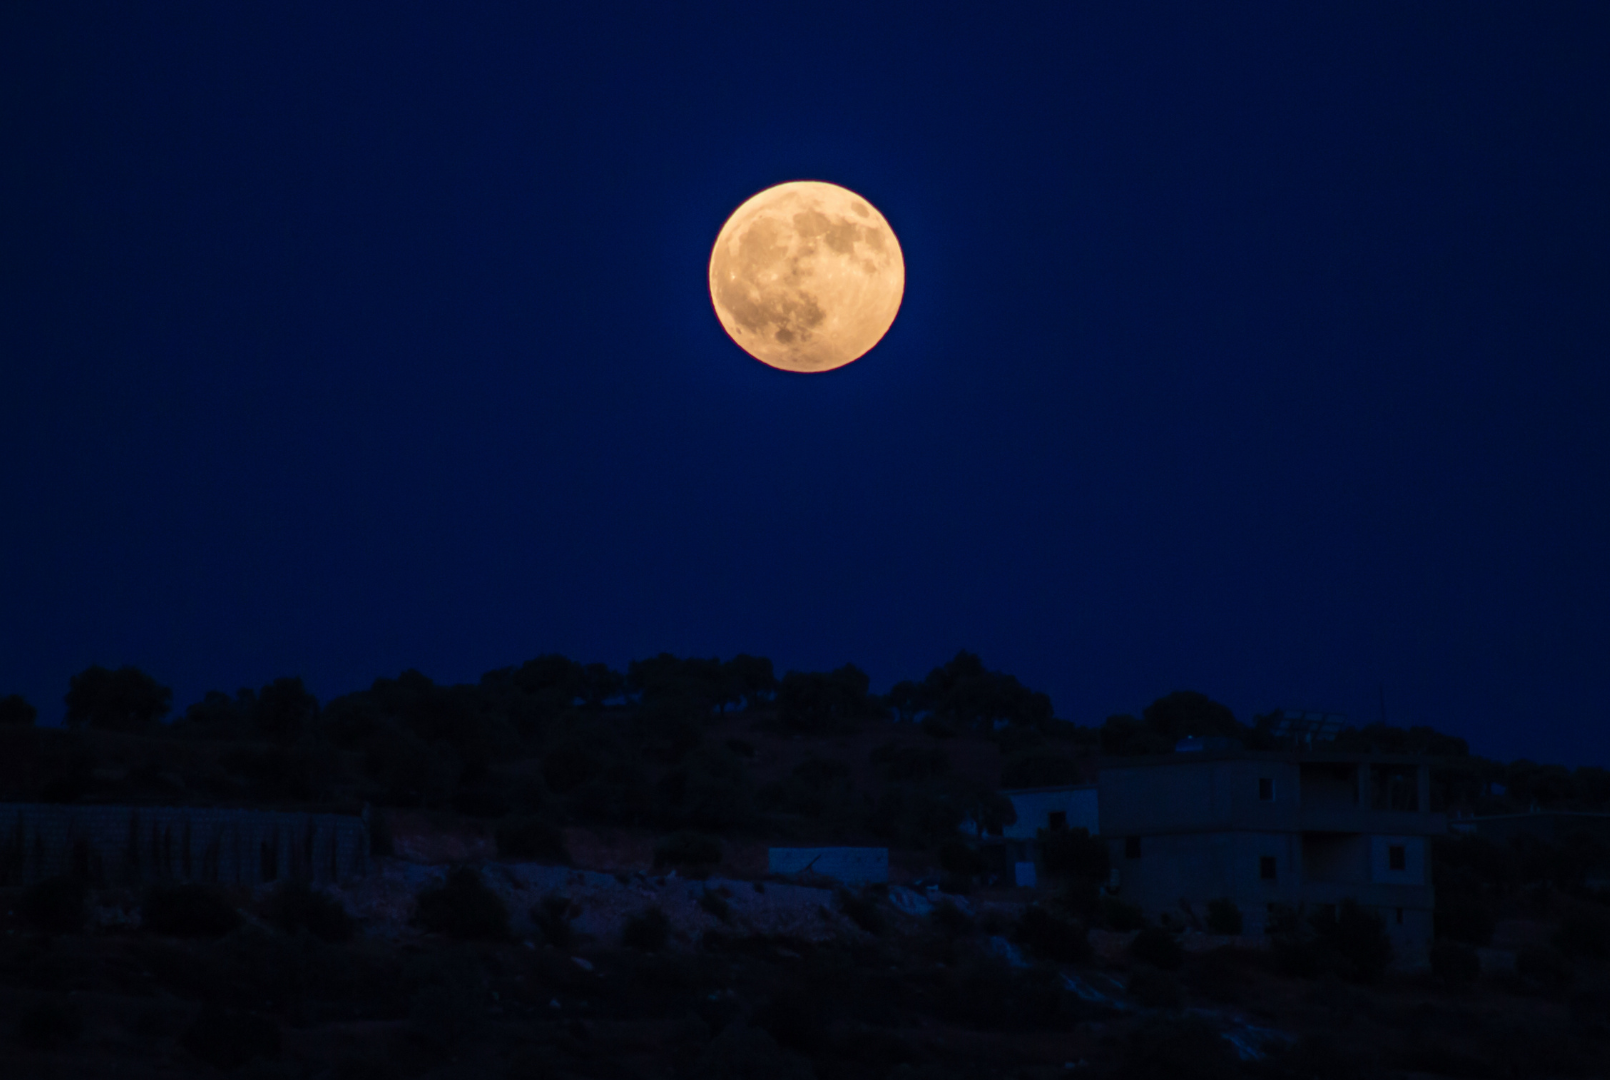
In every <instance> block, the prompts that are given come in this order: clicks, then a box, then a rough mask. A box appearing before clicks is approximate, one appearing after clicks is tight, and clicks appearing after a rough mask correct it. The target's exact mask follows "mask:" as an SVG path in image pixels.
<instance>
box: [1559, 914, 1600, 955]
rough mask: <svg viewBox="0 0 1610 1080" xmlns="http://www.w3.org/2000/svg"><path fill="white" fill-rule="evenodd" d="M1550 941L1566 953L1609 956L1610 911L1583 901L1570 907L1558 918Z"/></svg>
mask: <svg viewBox="0 0 1610 1080" xmlns="http://www.w3.org/2000/svg"><path fill="white" fill-rule="evenodd" d="M1552 944H1553V945H1554V947H1555V948H1556V949H1558V950H1560V952H1561V953H1562V954H1563V955H1565V956H1568V957H1576V956H1581V957H1587V958H1589V959H1592V960H1606V959H1610V912H1606V911H1604V910H1603V909H1601V908H1590V907H1587V906H1586V905H1583V906H1578V907H1573V908H1571V909H1570V910H1569V911H1567V912H1566V913H1565V917H1564V918H1563V919H1561V920H1560V927H1559V929H1558V930H1556V931H1555V932H1554V937H1553V939H1552Z"/></svg>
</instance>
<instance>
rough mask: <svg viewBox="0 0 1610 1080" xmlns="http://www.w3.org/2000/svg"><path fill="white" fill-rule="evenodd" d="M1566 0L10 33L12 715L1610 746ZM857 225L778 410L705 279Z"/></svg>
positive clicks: (781, 377)
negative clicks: (750, 671) (742, 231)
mask: <svg viewBox="0 0 1610 1080" xmlns="http://www.w3.org/2000/svg"><path fill="white" fill-rule="evenodd" d="M1606 55H1610V7H1606V6H1605V5H1602V4H1588V3H1581V4H1504V5H1495V4H1477V3H1457V4H1454V3H1421V4H1413V5H1403V4H1399V3H1385V4H1369V3H1358V2H1349V3H1345V4H1342V3H1338V4H1302V5H1287V4H1273V3H1271V4H1233V5H1203V4H1196V3H1179V4H1144V5H1143V4H1086V3H1055V4H1024V5H1009V6H1007V7H1006V8H1001V7H999V6H997V5H977V4H972V5H950V6H947V5H942V4H940V5H936V4H933V3H922V4H899V3H884V4H873V5H867V4H843V5H840V4H836V3H831V2H828V3H818V4H811V5H808V6H806V7H800V6H798V5H782V4H753V3H746V4H740V3H719V4H718V3H702V4H676V5H652V6H651V5H615V4H610V3H607V2H600V0H588V2H587V3H572V4H563V3H561V4H492V3H488V4H478V5H442V4H410V3H403V2H399V0H388V2H386V3H383V4H382V3H375V4H330V3H328V2H322V3H298V2H289V0H276V2H274V3H239V4H226V5H219V4H136V5H105V4H80V3H73V2H69V0H51V2H49V3H18V4H8V5H5V7H4V9H3V11H0V145H3V147H4V149H3V152H0V275H3V276H0V695H4V694H7V693H21V694H22V695H23V696H24V697H26V698H27V699H28V700H30V701H31V702H32V703H33V704H35V705H36V706H38V707H39V709H40V720H41V722H42V723H55V722H59V721H60V718H61V716H62V713H63V711H64V707H63V704H62V695H63V694H64V693H65V692H66V690H67V685H68V679H69V678H70V677H71V676H72V675H73V674H74V673H76V672H78V671H81V670H82V669H84V668H85V667H87V666H89V665H91V664H101V665H105V666H108V667H117V666H121V665H124V664H132V665H136V666H138V667H140V668H142V669H144V670H146V671H148V672H149V673H151V674H152V675H154V676H155V677H156V678H157V679H158V680H159V681H161V682H162V683H163V684H164V685H168V686H171V687H172V688H173V690H174V704H175V706H176V711H182V710H183V709H184V708H185V707H186V706H187V705H189V704H190V703H192V702H194V701H196V700H199V699H200V698H201V697H202V695H203V694H204V693H205V692H206V691H208V690H210V689H223V690H226V691H233V690H234V689H235V688H237V687H242V686H260V685H262V684H264V683H266V682H268V681H270V680H272V679H274V678H278V677H281V676H287V675H300V676H302V677H303V678H304V679H305V680H306V682H307V685H308V686H309V688H310V689H311V690H313V692H314V693H315V694H317V695H318V696H319V697H320V698H321V699H323V700H326V701H328V700H329V699H330V698H332V697H335V696H337V695H339V694H342V693H347V692H350V691H353V690H358V689H362V688H364V687H367V686H368V685H369V684H370V683H371V682H372V681H373V680H374V679H375V678H377V677H380V676H395V675H396V674H398V673H399V672H401V671H403V670H405V669H407V668H418V669H419V670H421V671H423V672H425V673H426V674H427V675H429V676H430V677H432V678H433V679H435V680H437V681H438V682H443V683H450V682H460V681H473V680H475V679H476V678H478V677H479V676H480V674H481V673H482V672H485V671H487V670H489V669H492V668H497V667H501V666H505V665H509V664H516V663H520V662H522V661H523V660H525V659H528V658H530V657H533V656H536V655H538V654H542V653H547V652H559V653H563V654H565V655H567V656H570V657H573V658H575V659H577V660H581V661H583V662H592V661H604V662H607V663H610V664H612V665H616V666H619V667H624V666H625V665H626V664H627V662H628V661H630V660H631V659H633V658H640V657H645V656H650V655H653V654H656V653H659V652H661V651H669V652H672V653H676V654H678V655H699V656H721V657H729V656H732V655H734V654H736V653H740V652H747V653H751V654H755V655H762V656H768V657H770V658H771V659H772V660H773V662H774V664H775V665H776V667H777V670H778V671H779V673H780V672H782V671H785V670H788V669H799V670H824V669H828V668H833V667H837V666H839V665H841V664H844V663H847V662H853V663H855V664H856V665H858V666H859V667H861V668H862V669H863V670H865V671H866V672H867V673H868V674H869V675H870V676H871V679H872V684H873V688H874V689H875V690H880V691H881V690H885V689H887V688H888V687H889V686H890V685H892V684H893V683H894V682H896V681H898V680H900V679H904V678H921V677H922V676H923V675H924V674H925V673H926V672H927V671H928V670H929V669H930V668H932V667H934V666H936V665H938V664H940V663H942V662H944V661H945V660H947V659H948V658H950V657H951V656H952V655H954V654H955V652H956V651H957V650H959V649H967V650H970V651H972V652H975V653H977V654H979V655H980V656H981V657H982V658H983V660H984V662H985V664H986V665H987V666H989V667H990V668H992V669H997V670H1002V671H1006V672H1009V673H1011V674H1013V675H1015V676H1017V677H1018V678H1019V679H1020V680H1021V681H1022V682H1023V683H1024V684H1026V685H1028V686H1030V687H1032V688H1034V689H1038V690H1044V691H1045V692H1047V693H1049V694H1050V695H1051V698H1052V701H1053V704H1054V706H1055V709H1056V713H1057V715H1058V716H1060V717H1062V718H1064V719H1068V720H1072V721H1075V722H1077V723H1081V724H1091V723H1099V722H1101V720H1102V719H1103V718H1104V717H1106V716H1107V715H1109V714H1113V713H1120V712H1132V713H1138V712H1139V711H1140V710H1141V709H1143V708H1144V707H1145V706H1146V704H1147V703H1149V702H1150V701H1152V700H1153V699H1155V698H1157V697H1159V696H1161V695H1163V694H1166V693H1168V692H1170V691H1173V690H1178V689H1193V690H1198V691H1201V692H1203V693H1206V694H1209V695H1210V696H1212V697H1213V698H1215V699H1217V700H1219V701H1222V702H1224V703H1225V704H1226V705H1228V706H1230V708H1231V709H1233V710H1234V711H1235V713H1236V715H1237V716H1238V718H1240V719H1242V720H1243V721H1250V720H1251V718H1252V717H1253V715H1254V714H1257V713H1262V712H1266V711H1268V710H1270V709H1274V708H1300V709H1319V710H1327V711H1332V712H1340V713H1345V714H1346V715H1347V716H1348V717H1349V719H1350V721H1352V722H1354V723H1360V724H1362V723H1368V722H1371V721H1375V720H1379V719H1381V718H1382V716H1383V705H1384V716H1385V719H1386V720H1387V721H1388V722H1389V723H1394V724H1401V725H1410V724H1430V725H1432V726H1434V727H1436V728H1438V729H1439V730H1443V731H1446V732H1449V733H1452V734H1456V735H1460V736H1463V737H1464V738H1466V739H1468V740H1469V742H1470V744H1471V746H1472V749H1473V750H1474V751H1475V752H1477V753H1481V754H1485V755H1487V756H1490V757H1496V758H1500V759H1504V760H1509V759H1512V758H1517V757H1530V758H1533V759H1535V760H1541V761H1550V762H1556V763H1560V764H1565V765H1569V766H1576V765H1583V764H1599V765H1610V725H1607V722H1606V711H1605V700H1606V694H1605V686H1606V676H1607V675H1610V628H1607V627H1610V620H1607V618H1606V613H1607V611H1610V566H1607V557H1606V553H1607V552H1610V499H1607V498H1606V493H1607V492H1610V434H1607V431H1606V427H1607V425H1606V418H1607V417H1610V373H1607V370H1606V359H1607V356H1610V350H1607V348H1606V336H1607V334H1606V331H1607V330H1610V243H1607V241H1610V65H1606V64H1605V62H1604V57H1605V56H1606ZM796 179H817V180H828V181H831V182H833V183H836V184H840V185H842V186H844V187H847V188H850V189H851V190H853V191H855V192H857V193H859V194H861V195H862V196H864V197H865V198H866V199H868V200H869V201H870V202H871V203H872V204H873V205H874V206H876V207H877V208H878V209H879V210H880V211H881V212H882V213H883V215H884V216H885V217H886V218H887V219H888V221H889V223H890V225H891V226H892V227H893V229H894V231H895V233H896V234H897V235H898V237H899V241H900V245H901V248H902V250H903V252H904V255H905V260H906V292H905V297H904V301H903V303H902V306H901V308H900V312H899V315H898V317H897V318H896V319H895V322H894V325H893V327H892V328H891V330H890V331H889V333H888V335H887V336H886V337H885V338H884V340H883V341H882V343H881V344H879V345H878V346H877V347H876V348H875V349H873V350H872V351H871V352H870V353H868V354H867V355H866V356H864V357H862V358H861V359H860V360H858V361H856V362H855V363H853V364H850V365H848V366H847V367H844V368H842V369H839V370H837V371H833V372H830V373H826V374H817V375H799V374H789V373H785V372H781V371H777V370H774V369H772V368H769V367H767V366H765V365H763V364H761V363H759V362H757V361H755V360H753V359H751V358H749V357H748V356H747V355H746V354H745V353H743V352H742V351H741V350H739V349H738V348H737V347H736V346H735V345H734V344H733V343H732V342H731V341H730V340H729V339H728V338H727V337H726V335H725V334H724V332H723V331H722V329H721V326H720V324H719V322H718V321H717V319H716V316H715V313H714V311H713V309H712V306H711V302H710V298H709V293H708V283H707V279H706V273H707V264H708V260H709V257H710V250H711V246H712V244H713V243H714V240H715V237H716V234H717V232H718V231H719V229H720V228H721V225H722V223H723V222H724V221H725V220H726V217H727V216H728V215H729V214H730V213H731V212H732V211H733V210H734V209H735V208H736V207H737V206H738V205H739V204H740V203H742V202H743V201H744V200H745V199H747V198H748V197H749V196H750V195H752V194H754V193H755V192H757V191H760V190H761V189H763V188H766V187H768V186H771V185H773V184H777V183H781V182H783V181H787V180H796Z"/></svg>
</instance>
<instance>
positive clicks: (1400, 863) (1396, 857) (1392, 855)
mask: <svg viewBox="0 0 1610 1080" xmlns="http://www.w3.org/2000/svg"><path fill="white" fill-rule="evenodd" d="M1386 865H1387V866H1389V867H1390V868H1392V869H1393V870H1406V869H1408V866H1409V859H1408V856H1407V854H1405V853H1404V850H1403V845H1402V844H1393V845H1392V846H1391V847H1389V848H1387V849H1386Z"/></svg>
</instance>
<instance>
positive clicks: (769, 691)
mask: <svg viewBox="0 0 1610 1080" xmlns="http://www.w3.org/2000/svg"><path fill="white" fill-rule="evenodd" d="M721 673H722V676H723V677H724V678H725V679H726V680H727V683H728V685H729V687H731V689H732V691H733V692H734V693H736V694H737V695H738V696H739V697H740V698H742V699H743V704H744V708H746V709H754V708H757V707H759V706H761V705H765V704H768V703H769V702H770V701H771V699H772V697H773V696H774V695H775V694H776V693H777V676H776V675H775V674H773V673H772V667H771V661H770V660H768V659H767V658H766V657H764V656H750V655H748V654H747V653H739V654H738V655H737V656H734V657H733V658H732V659H731V660H728V661H727V662H726V663H725V664H723V665H722V666H721Z"/></svg>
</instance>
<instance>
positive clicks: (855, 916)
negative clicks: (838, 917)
mask: <svg viewBox="0 0 1610 1080" xmlns="http://www.w3.org/2000/svg"><path fill="white" fill-rule="evenodd" d="M838 902H839V910H840V911H842V912H844V914H845V915H846V916H847V917H848V918H849V920H850V921H851V922H853V923H854V924H855V925H857V926H859V927H860V928H861V929H863V930H865V931H866V932H867V933H869V934H881V933H883V931H884V928H885V925H886V924H885V922H884V919H883V912H881V911H879V910H878V902H877V900H876V899H875V898H874V897H872V896H870V895H868V894H866V893H864V892H863V893H860V894H859V895H858V894H856V893H853V892H851V891H850V890H848V889H840V890H839V892H838Z"/></svg>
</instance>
